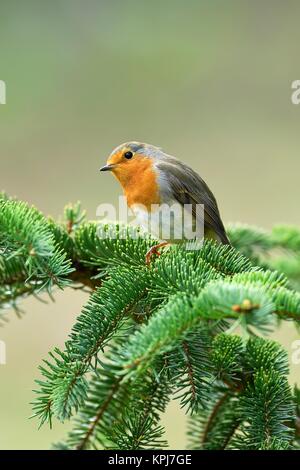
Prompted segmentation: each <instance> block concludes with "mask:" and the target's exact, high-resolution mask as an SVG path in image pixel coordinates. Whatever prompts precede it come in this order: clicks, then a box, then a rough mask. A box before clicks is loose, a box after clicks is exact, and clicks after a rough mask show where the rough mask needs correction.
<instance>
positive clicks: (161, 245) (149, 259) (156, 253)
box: [146, 242, 168, 266]
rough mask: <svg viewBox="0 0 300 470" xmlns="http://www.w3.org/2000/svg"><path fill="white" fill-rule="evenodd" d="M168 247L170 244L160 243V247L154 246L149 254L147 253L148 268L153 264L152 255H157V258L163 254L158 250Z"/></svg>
mask: <svg viewBox="0 0 300 470" xmlns="http://www.w3.org/2000/svg"><path fill="white" fill-rule="evenodd" d="M166 245H168V242H162V243H159V244H158V245H154V246H152V247H151V248H150V250H148V251H147V253H146V264H147V266H149V265H150V263H151V257H152V255H156V256H160V255H161V252H160V251H158V248H161V247H163V246H166Z"/></svg>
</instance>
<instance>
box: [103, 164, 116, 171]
mask: <svg viewBox="0 0 300 470" xmlns="http://www.w3.org/2000/svg"><path fill="white" fill-rule="evenodd" d="M114 166H115V165H104V166H103V167H102V168H100V171H112V169H113V168H114Z"/></svg>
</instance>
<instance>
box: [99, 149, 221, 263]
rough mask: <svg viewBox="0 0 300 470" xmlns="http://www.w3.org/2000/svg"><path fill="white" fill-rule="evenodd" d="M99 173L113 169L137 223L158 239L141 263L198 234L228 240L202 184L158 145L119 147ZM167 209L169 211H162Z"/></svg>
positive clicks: (218, 215) (214, 203) (209, 196)
mask: <svg viewBox="0 0 300 470" xmlns="http://www.w3.org/2000/svg"><path fill="white" fill-rule="evenodd" d="M100 171H111V172H112V173H113V175H114V176H115V177H116V178H117V180H118V181H119V182H120V184H121V186H122V188H123V191H124V195H125V197H126V200H127V205H128V206H129V207H130V209H131V210H132V212H133V213H134V214H135V215H136V217H137V221H138V223H139V224H140V225H141V226H142V227H143V228H145V229H146V230H147V231H148V232H150V233H151V234H152V235H154V236H155V237H156V238H157V239H159V240H162V241H161V242H160V243H159V244H157V245H155V246H153V247H152V248H151V249H150V250H149V251H148V253H147V254H146V262H147V264H149V262H150V259H151V256H152V255H153V254H156V255H160V252H159V251H158V249H159V248H160V247H162V246H165V245H167V244H169V243H178V242H179V241H184V240H187V239H189V240H190V239H192V238H194V239H195V238H196V239H197V238H203V237H204V238H212V239H215V240H217V241H218V242H220V243H223V244H230V242H229V240H228V238H227V235H226V232H225V228H224V225H223V222H222V220H221V217H220V213H219V209H218V205H217V202H216V199H215V197H214V195H213V193H212V192H211V190H210V189H209V187H208V186H207V184H206V183H205V182H204V181H203V179H202V178H201V177H200V176H199V175H198V174H197V173H196V172H195V171H194V170H192V168H190V167H189V166H188V165H186V164H185V163H182V162H181V161H179V160H178V159H177V158H175V157H173V156H171V155H167V154H166V153H164V152H163V150H162V149H161V148H158V147H155V146H153V145H149V144H145V143H140V142H128V143H125V144H122V145H119V146H118V147H117V148H116V149H115V150H113V152H112V153H111V154H110V156H109V158H108V160H107V164H106V165H105V166H103V167H102V168H101V169H100ZM174 207H175V208H178V207H179V208H180V209H182V212H181V213H180V211H179V212H178V210H175V209H174ZM199 207H200V209H199ZM162 208H164V209H163V210H162ZM168 208H171V209H172V210H171V211H170V210H169V212H168V211H167V210H166V209H168ZM187 215H190V218H189V222H186V221H187V220H188V217H186V216H187ZM167 219H168V220H167ZM150 220H151V222H150ZM149 222H150V223H149ZM166 228H167V230H166ZM166 233H167V235H166Z"/></svg>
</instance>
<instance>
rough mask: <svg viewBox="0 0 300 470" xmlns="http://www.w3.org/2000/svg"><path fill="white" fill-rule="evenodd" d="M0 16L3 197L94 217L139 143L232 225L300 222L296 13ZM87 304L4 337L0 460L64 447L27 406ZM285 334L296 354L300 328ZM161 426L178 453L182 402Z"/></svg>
mask: <svg viewBox="0 0 300 470" xmlns="http://www.w3.org/2000/svg"><path fill="white" fill-rule="evenodd" d="M0 12H1V13H0V79H1V80H4V81H5V82H6V85H7V104H6V105H0V178H1V180H0V182H1V184H0V189H5V190H6V191H7V192H8V193H9V194H11V195H16V196H17V197H18V198H20V199H23V200H26V201H29V202H30V203H33V204H35V205H36V206H37V207H38V208H39V209H41V210H42V211H44V212H45V213H47V214H51V215H53V216H58V215H59V214H60V213H61V212H62V209H63V206H64V205H65V203H67V202H69V201H77V200H78V199H80V200H81V201H82V204H83V207H85V208H87V210H88V217H89V218H95V213H96V208H97V205H98V204H99V203H101V202H117V197H118V195H119V194H120V188H119V186H118V184H117V182H116V181H115V180H114V179H113V178H112V177H111V175H108V174H104V175H102V174H99V172H98V169H99V167H100V165H102V164H103V162H105V160H106V157H107V155H108V153H109V152H110V151H111V150H112V149H113V148H114V147H115V146H116V145H118V144H120V143H121V142H123V141H128V140H140V141H145V142H149V143H153V144H155V145H158V146H161V147H163V148H164V149H165V150H166V151H167V152H168V153H171V154H174V155H176V156H177V157H179V158H181V159H182V160H184V161H186V162H187V163H189V164H190V165H191V166H193V167H194V168H195V170H197V171H198V172H199V173H200V174H201V175H202V177H204V179H205V180H206V181H207V182H208V184H209V186H210V187H211V188H212V189H213V191H214V192H215V194H216V197H217V199H218V201H219V206H220V209H221V213H222V216H223V219H224V221H225V222H226V223H227V222H235V221H239V222H246V223H249V224H255V225H258V226H261V227H264V228H270V227H271V226H272V225H273V224H275V223H293V224H298V223H299V215H298V204H299V194H300V189H299V172H300V158H299V144H300V133H299V126H300V105H299V106H295V105H292V103H291V82H292V81H293V80H296V79H300V67H299V44H300V28H299V17H300V3H299V2H298V1H290V0H287V1H285V2H282V1H280V0H270V1H268V0H264V1H263V2H262V1H258V0H257V1H256V0H253V1H251V2H250V1H247V0H240V1H231V0H227V1H226V2H225V1H221V0H219V1H217V0H214V1H209V0H207V1H199V0H198V1H196V0H195V1H194V0H187V1H186V2H183V1H182V0H181V1H180V0H178V1H177V0H164V1H158V0H151V2H150V1H148V2H146V1H141V0H139V1H138V0H111V1H109V0H107V1H104V0H103V1H100V0H97V1H96V0H86V1H83V0H82V1H79V0H52V1H51V2H45V1H44V2H40V1H30V0H27V1H25V2H20V1H16V0H10V1H9V2H8V1H5V0H0ZM85 301H86V296H85V295H84V294H83V293H79V292H74V291H66V292H64V293H58V295H57V296H56V303H55V304H50V305H44V304H42V303H40V302H38V301H37V300H32V299H28V300H26V301H25V302H24V303H23V308H24V311H26V316H25V317H24V318H23V319H22V320H18V319H17V318H16V317H15V316H14V314H13V313H12V314H11V315H10V318H11V321H10V322H9V323H8V324H7V325H6V326H5V328H3V329H1V330H0V339H1V340H4V341H5V342H6V345H7V365H5V366H3V365H2V366H0V383H1V388H0V420H1V427H0V448H2V449H8V448H22V449H28V448H31V449H38V448H49V446H50V443H51V442H55V441H56V440H58V439H59V438H61V437H63V436H64V433H65V431H66V429H67V425H66V426H62V425H60V424H58V423H55V424H54V429H53V430H49V429H47V428H46V427H44V428H43V429H42V430H40V431H38V430H37V422H36V421H34V420H28V417H29V416H30V414H31V407H30V405H29V402H30V401H31V400H32V398H33V394H32V391H31V390H32V388H33V387H34V379H35V378H36V377H38V372H37V366H38V365H39V364H40V363H41V360H42V359H43V358H45V357H46V354H47V352H48V350H50V349H52V348H53V346H54V345H58V346H60V345H62V344H63V342H64V340H65V339H66V337H67V335H68V332H69V331H70V328H71V325H72V323H73V322H74V319H75V317H76V315H78V314H79V312H80V308H81V305H82V304H83V303H84V302H85ZM277 337H279V339H280V340H281V341H282V343H283V344H284V345H285V346H286V347H287V349H288V352H289V354H291V341H292V340H293V339H296V337H297V335H296V333H295V332H294V330H293V329H292V328H290V327H288V326H285V327H284V329H282V330H281V331H280V333H279V335H278V334H277ZM299 367H300V366H299V365H298V366H296V365H292V376H291V381H294V380H296V378H297V375H298V376H299ZM164 423H165V424H166V427H167V436H168V438H169V442H170V447H171V448H183V447H184V446H185V440H184V431H185V429H184V426H185V420H184V416H183V413H182V412H180V411H179V410H178V408H177V407H176V406H175V405H172V406H171V407H170V409H169V410H168V414H167V417H166V418H165V420H164Z"/></svg>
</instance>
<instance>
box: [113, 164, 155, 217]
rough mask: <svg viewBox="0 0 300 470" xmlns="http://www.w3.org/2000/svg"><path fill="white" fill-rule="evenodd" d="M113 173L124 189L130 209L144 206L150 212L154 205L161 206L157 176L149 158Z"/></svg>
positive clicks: (115, 170) (118, 168) (120, 167)
mask: <svg viewBox="0 0 300 470" xmlns="http://www.w3.org/2000/svg"><path fill="white" fill-rule="evenodd" d="M113 173H114V175H115V177H116V178H117V179H118V180H119V182H120V183H121V185H122V187H123V190H124V194H125V196H126V199H127V204H128V206H129V207H131V206H132V205H134V204H143V205H144V206H145V207H146V208H147V210H149V211H150V210H151V205H152V204H160V197H159V186H158V181H157V174H156V171H155V170H154V168H153V165H152V162H151V160H150V159H149V158H146V157H144V158H138V159H136V161H131V162H130V165H124V166H123V165H120V166H119V167H117V168H116V169H114V171H113Z"/></svg>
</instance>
